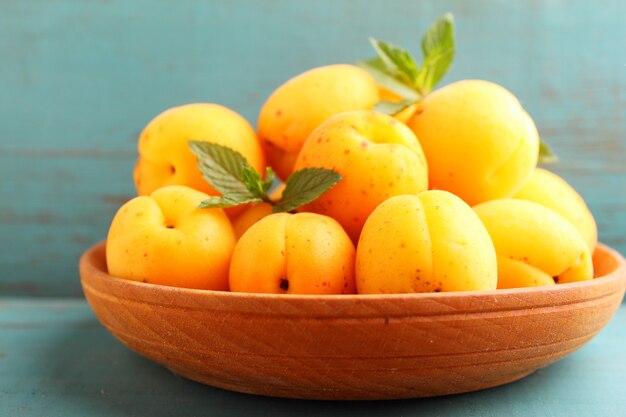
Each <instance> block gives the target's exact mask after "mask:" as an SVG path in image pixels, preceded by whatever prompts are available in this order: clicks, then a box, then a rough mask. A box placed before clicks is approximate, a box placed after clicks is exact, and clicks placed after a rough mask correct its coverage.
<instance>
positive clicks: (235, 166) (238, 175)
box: [189, 141, 256, 199]
mask: <svg viewBox="0 0 626 417" xmlns="http://www.w3.org/2000/svg"><path fill="white" fill-rule="evenodd" d="M189 147H190V148H191V151H192V152H193V153H194V154H195V155H196V157H197V158H198V164H199V167H200V172H202V176H203V177H204V179H205V180H207V181H208V182H209V184H211V185H212V186H213V188H215V189H216V190H217V191H218V192H220V193H221V194H222V195H224V196H228V197H229V198H232V199H241V198H247V197H256V196H255V195H253V194H251V193H250V190H249V189H248V187H247V185H246V183H245V182H244V178H243V175H244V168H245V167H249V164H248V162H247V161H246V159H245V158H244V157H243V156H242V155H241V154H240V153H239V152H236V151H234V150H232V149H230V148H228V147H226V146H222V145H218V144H216V143H211V142H204V141H189Z"/></svg>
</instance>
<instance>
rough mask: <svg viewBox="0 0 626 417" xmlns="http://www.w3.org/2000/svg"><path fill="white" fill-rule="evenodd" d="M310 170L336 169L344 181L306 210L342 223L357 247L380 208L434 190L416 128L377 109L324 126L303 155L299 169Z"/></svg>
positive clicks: (343, 116) (332, 120)
mask: <svg viewBox="0 0 626 417" xmlns="http://www.w3.org/2000/svg"><path fill="white" fill-rule="evenodd" d="M306 167H322V168H328V169H333V170H335V171H337V172H338V173H339V174H341V176H342V177H343V180H342V181H341V182H340V183H338V184H337V185H335V186H334V187H333V188H331V189H330V190H329V191H327V192H326V193H325V194H323V195H322V196H321V197H319V198H318V199H317V200H315V201H313V202H312V203H310V204H308V205H306V206H304V207H303V208H302V210H304V211H312V212H315V213H320V214H324V215H328V216H330V217H332V218H334V219H336V220H337V221H338V222H339V223H340V224H341V226H343V228H344V229H345V230H346V232H348V235H349V236H350V237H351V238H352V240H353V241H354V242H356V241H357V240H358V238H359V234H360V233H361V229H362V228H363V224H364V223H365V220H366V219H367V218H368V216H369V215H370V214H371V213H372V211H374V209H375V208H376V207H377V206H378V205H379V204H380V203H382V202H383V201H385V200H386V199H388V198H389V197H392V196H394V195H400V194H418V193H420V192H422V191H424V190H426V189H427V188H428V167H427V165H426V159H425V158H424V153H423V152H422V148H421V146H420V144H419V142H418V140H417V138H416V137H415V135H414V134H413V132H412V131H411V129H409V128H408V127H407V126H406V125H404V124H402V123H400V122H399V121H398V120H396V119H394V118H393V117H391V116H387V115H385V114H382V113H378V112H374V111H371V110H357V111H352V112H346V113H342V114H340V115H337V116H334V117H332V118H330V119H328V120H327V121H325V122H324V123H322V124H321V125H320V126H319V127H318V128H317V129H316V130H315V131H314V132H313V133H312V134H311V136H309V138H308V139H307V141H306V142H305V144H304V146H303V147H302V150H301V151H300V155H299V156H298V160H297V162H296V165H295V169H296V170H299V169H302V168H306Z"/></svg>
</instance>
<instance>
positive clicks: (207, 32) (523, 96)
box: [0, 0, 626, 295]
mask: <svg viewBox="0 0 626 417" xmlns="http://www.w3.org/2000/svg"><path fill="white" fill-rule="evenodd" d="M446 11H452V12H453V13H455V16H456V19H457V26H458V30H457V37H458V53H457V57H456V61H455V64H454V67H453V69H452V71H451V73H450V74H449V76H448V77H447V78H446V79H445V81H446V82H450V81H454V80H458V79H462V78H483V79H489V80H493V81H496V82H499V83H501V84H502V85H504V86H506V87H507V88H509V89H510V90H511V91H513V92H514V93H515V94H516V95H517V96H518V97H519V98H520V100H521V101H522V103H523V104H524V106H525V107H526V109H527V110H528V112H529V113H530V114H531V115H532V116H533V117H534V119H535V120H536V122H537V125H538V127H539V131H540V133H541V135H542V136H543V137H544V139H546V140H547V141H548V142H549V143H550V144H551V145H552V146H553V147H554V148H555V150H556V151H557V153H558V154H559V155H560V156H561V163H560V164H559V165H557V166H555V168H554V169H555V170H557V172H559V173H561V174H563V175H564V176H565V178H566V179H568V180H569V181H570V182H571V183H572V185H574V186H575V187H576V188H577V189H578V190H579V191H580V192H581V194H582V195H583V196H584V197H585V198H586V199H587V200H588V202H589V205H590V206H591V208H592V210H593V212H594V213H595V215H596V217H597V219H598V223H599V225H600V237H601V239H602V240H604V241H606V242H607V243H608V244H610V245H613V246H615V247H617V248H618V249H619V250H621V251H622V252H626V239H625V238H624V236H626V219H625V218H624V215H623V213H624V211H625V209H626V193H624V192H623V190H624V187H625V186H626V164H624V157H623V155H624V154H625V153H626V139H625V138H626V122H625V120H626V99H625V97H626V78H625V77H626V72H625V71H624V70H623V69H624V61H623V56H622V55H623V54H621V53H619V52H620V51H624V50H626V26H624V25H623V16H626V2H624V1H622V0H602V1H598V2H587V1H584V0H572V1H564V0H554V1H549V2H546V1H543V0H529V1H525V2H508V1H505V0H497V1H492V2H489V3H486V2H471V3H468V2H463V1H461V0H447V1H443V2H437V3H430V2H405V1H389V0H355V1H352V0H339V1H336V0H320V1H317V2H292V1H288V0H263V1H258V2H249V1H245V0H234V1H228V2H223V1H222V2H219V1H209V2H207V1H200V0H190V1H186V2H182V3H180V4H178V3H177V4H174V3H171V2H168V1H165V0H152V1H148V0H138V1H133V2H127V1H123V0H110V1H102V2H100V1H84V2H77V1H74V0H55V1H53V2H49V1H43V0H31V1H19V0H5V1H3V2H1V3H0V39H1V41H0V60H1V62H2V65H0V82H1V93H0V195H2V199H0V248H1V249H2V250H1V251H0V294H3V293H4V294H32V295H46V294H48V295H61V294H79V293H80V289H79V284H78V277H77V274H76V259H77V256H78V254H79V253H80V251H81V250H82V249H83V248H85V247H86V246H87V245H88V244H89V243H91V242H94V241H97V240H100V239H101V238H103V237H104V236H105V234H106V230H107V226H108V222H109V221H110V219H111V217H112V215H113V213H114V212H115V209H116V207H117V206H118V205H119V203H120V202H121V201H123V200H124V198H126V197H127V196H130V195H132V193H133V187H132V183H131V176H130V172H131V170H132V164H133V161H134V159H135V152H136V151H135V147H136V143H135V142H136V138H137V135H138V133H139V131H140V130H141V128H142V127H143V126H144V125H145V124H146V123H147V122H148V121H149V120H150V119H151V118H152V117H153V116H154V115H156V114H157V113H158V112H160V111H162V110H164V109H166V108H168V107H171V106H174V105H179V104H183V103H189V102H196V101H213V102H218V103H222V104H224V105H226V106H229V107H231V108H233V109H234V110H236V111H238V112H240V113H241V114H243V115H244V116H245V117H246V118H248V120H250V122H251V123H253V124H255V123H256V116H257V112H258V109H259V108H260V106H261V104H262V103H263V101H264V100H265V98H266V97H267V96H268V95H269V94H270V92H271V91H272V90H273V89H274V88H275V87H276V86H278V85H279V84H280V83H282V82H283V81H284V80H286V79H287V78H289V77H291V76H293V75H295V74H297V73H299V72H302V71H304V70H306V69H308V68H311V67H314V66H318V65H324V64H329V63H336V62H354V61H355V60H356V59H359V58H362V57H367V56H369V55H371V52H370V47H369V45H368V43H367V37H368V36H370V35H371V36H376V37H380V38H382V39H386V40H389V41H393V42H395V43H398V44H401V45H407V46H411V47H412V48H413V50H414V52H415V53H416V54H417V53H418V49H419V45H418V39H419V36H420V35H421V33H422V32H423V30H424V29H425V28H426V27H427V25H428V24H429V23H430V22H432V21H433V20H434V19H435V18H436V17H437V16H440V15H441V14H443V13H444V12H446Z"/></svg>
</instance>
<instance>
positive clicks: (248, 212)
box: [233, 182, 285, 239]
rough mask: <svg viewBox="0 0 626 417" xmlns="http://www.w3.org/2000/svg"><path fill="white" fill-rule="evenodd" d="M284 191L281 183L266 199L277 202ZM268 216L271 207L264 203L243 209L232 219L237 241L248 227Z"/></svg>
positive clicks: (270, 212)
mask: <svg viewBox="0 0 626 417" xmlns="http://www.w3.org/2000/svg"><path fill="white" fill-rule="evenodd" d="M284 190H285V183H283V182H281V183H280V184H278V186H276V187H275V188H274V189H273V190H272V192H270V193H269V195H268V197H269V198H270V200H272V201H278V200H280V197H281V196H282V195H283V191H284ZM270 214H272V205H271V204H269V203H265V202H263V203H258V204H253V205H251V206H249V207H247V208H246V209H244V211H243V212H241V213H240V214H239V215H238V216H237V217H235V218H234V219H233V229H234V230H235V236H236V237H237V239H239V238H240V237H241V236H242V235H243V234H244V233H245V232H246V230H248V229H249V228H250V226H252V225H253V224H254V223H256V222H258V221H259V220H261V219H262V218H263V217H266V216H269V215H270Z"/></svg>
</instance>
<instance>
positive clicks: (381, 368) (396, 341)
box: [80, 243, 626, 400]
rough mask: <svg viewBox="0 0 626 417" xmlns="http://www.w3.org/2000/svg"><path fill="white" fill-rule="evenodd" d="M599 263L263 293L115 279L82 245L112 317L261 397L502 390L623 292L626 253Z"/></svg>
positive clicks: (85, 274) (91, 280) (213, 377)
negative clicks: (545, 283)
mask: <svg viewBox="0 0 626 417" xmlns="http://www.w3.org/2000/svg"><path fill="white" fill-rule="evenodd" d="M594 264H595V267H596V272H597V275H598V277H597V278H596V279H594V280H592V281H587V282H584V283H575V284H563V285H557V286H553V287H541V288H524V289H515V290H498V291H485V292H465V293H437V294H398V295H348V296H341V295H338V296H291V295H266V294H245V293H229V292H217V291H201V290H189V289H182V288H172V287H164V286H158V285H151V284H144V283H139V282H133V281H127V280H123V279H119V278H115V277H112V276H110V275H108V274H107V269H106V265H105V247H104V244H103V243H100V244H98V245H97V246H94V247H92V248H91V249H89V250H88V251H87V252H85V254H84V255H83V256H82V258H81V260H80V274H81V277H82V285H83V290H84V292H85V296H86V297H87V300H88V301H89V304H90V305H91V307H92V308H93V311H94V312H95V314H96V316H98V318H99V319H100V321H101V322H102V324H103V325H104V326H105V327H106V328H107V329H108V330H109V331H110V332H111V333H113V335H115V337H117V338H118V339H119V340H120V341H121V342H122V343H124V344H125V345H126V346H128V347H129V348H130V349H132V350H134V351H135V352H137V353H139V354H141V355H143V356H145V357H147V358H149V359H151V360H153V361H155V362H157V363H160V364H162V365H164V366H166V367H167V368H169V369H171V370H172V371H173V372H175V373H177V374H180V375H182V376H184V377H187V378H189V379H192V380H195V381H198V382H201V383H204V384H208V385H212V386H214V387H220V388H225V389H229V390H234V391H240V392H246V393H253V394H261V395H270V396H277V397H292V398H308V399H325V400H344V399H350V400H357V399H358V400H360V399H368V400H369V399H393V398H414V397H426V396H435V395H444V394H455V393H461V392H468V391H474V390H479V389H483V388H489V387H494V386H497V385H501V384H505V383H507V382H511V381H515V380H517V379H520V378H522V377H524V376H526V375H528V374H530V373H531V372H533V371H535V370H536V369H539V368H541V367H544V366H546V365H549V364H551V363H553V362H555V361H558V360H559V359H561V358H563V357H564V356H566V355H568V354H570V353H572V352H573V351H575V350H576V349H578V348H580V347H581V346H583V345H584V344H585V343H587V342H588V341H589V340H590V339H591V338H592V337H593V336H595V335H596V334H597V333H598V332H599V331H600V330H601V329H602V327H604V325H605V324H606V323H607V322H608V321H609V319H610V318H611V316H613V314H614V313H615V311H616V310H617V308H618V307H619V305H620V303H621V301H622V297H623V295H624V288H625V284H626V263H625V261H624V258H622V256H621V255H620V254H619V253H617V252H616V251H614V250H611V249H610V248H608V247H606V246H603V245H599V247H598V249H597V251H596V253H595V254H594Z"/></svg>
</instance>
